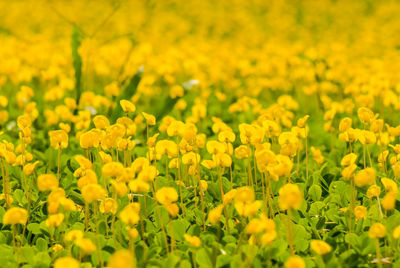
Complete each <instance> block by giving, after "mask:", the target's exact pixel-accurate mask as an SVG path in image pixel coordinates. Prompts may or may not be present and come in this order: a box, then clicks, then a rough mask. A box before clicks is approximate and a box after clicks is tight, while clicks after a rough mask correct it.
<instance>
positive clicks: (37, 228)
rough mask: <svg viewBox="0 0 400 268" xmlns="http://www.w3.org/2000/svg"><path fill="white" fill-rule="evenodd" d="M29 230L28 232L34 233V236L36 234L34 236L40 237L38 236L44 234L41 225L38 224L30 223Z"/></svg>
mask: <svg viewBox="0 0 400 268" xmlns="http://www.w3.org/2000/svg"><path fill="white" fill-rule="evenodd" d="M27 228H28V231H30V232H32V234H34V235H38V234H41V233H42V231H41V230H40V225H39V223H36V222H32V223H29V224H28V225H27Z"/></svg>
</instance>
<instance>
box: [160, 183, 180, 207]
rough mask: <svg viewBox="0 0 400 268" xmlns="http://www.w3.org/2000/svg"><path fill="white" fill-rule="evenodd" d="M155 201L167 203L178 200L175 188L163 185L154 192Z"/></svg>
mask: <svg viewBox="0 0 400 268" xmlns="http://www.w3.org/2000/svg"><path fill="white" fill-rule="evenodd" d="M156 199H157V201H158V202H159V203H160V204H162V205H165V204H169V203H172V202H175V201H176V200H178V193H177V191H176V190H175V188H172V187H163V188H161V189H159V190H158V191H157V192H156Z"/></svg>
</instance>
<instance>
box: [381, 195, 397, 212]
mask: <svg viewBox="0 0 400 268" xmlns="http://www.w3.org/2000/svg"><path fill="white" fill-rule="evenodd" d="M395 204H396V195H395V194H393V193H392V192H388V193H387V194H386V195H385V196H384V197H383V198H382V207H383V208H384V209H385V210H394V208H395Z"/></svg>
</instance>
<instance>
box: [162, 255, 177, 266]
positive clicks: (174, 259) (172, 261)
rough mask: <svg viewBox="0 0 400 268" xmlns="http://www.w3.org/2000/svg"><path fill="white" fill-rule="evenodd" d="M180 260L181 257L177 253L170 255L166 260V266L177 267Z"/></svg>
mask: <svg viewBox="0 0 400 268" xmlns="http://www.w3.org/2000/svg"><path fill="white" fill-rule="evenodd" d="M178 262H179V257H178V256H176V255H169V256H168V258H167V259H166V260H165V262H164V267H175V266H176V264H177V263H178Z"/></svg>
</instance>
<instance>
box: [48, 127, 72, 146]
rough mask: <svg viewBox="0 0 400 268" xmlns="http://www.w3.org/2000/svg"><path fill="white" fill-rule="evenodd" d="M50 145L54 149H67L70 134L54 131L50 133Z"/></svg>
mask: <svg viewBox="0 0 400 268" xmlns="http://www.w3.org/2000/svg"><path fill="white" fill-rule="evenodd" d="M49 136H50V145H51V147H53V148H54V149H65V148H67V147H68V134H67V132H65V131H64V130H54V131H50V132H49Z"/></svg>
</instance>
